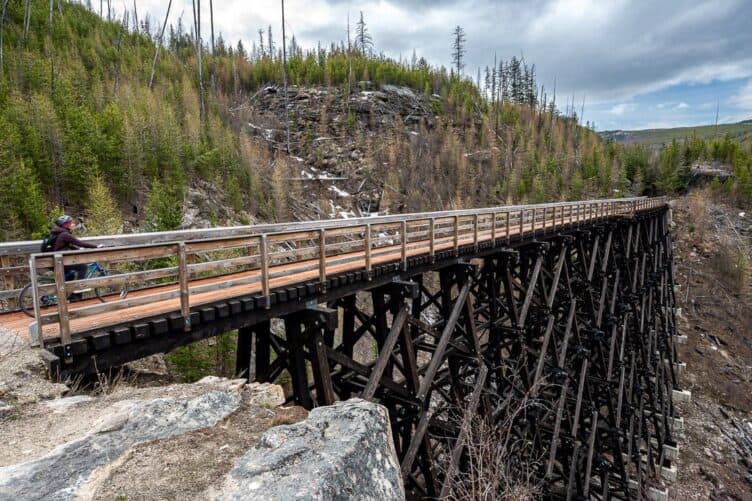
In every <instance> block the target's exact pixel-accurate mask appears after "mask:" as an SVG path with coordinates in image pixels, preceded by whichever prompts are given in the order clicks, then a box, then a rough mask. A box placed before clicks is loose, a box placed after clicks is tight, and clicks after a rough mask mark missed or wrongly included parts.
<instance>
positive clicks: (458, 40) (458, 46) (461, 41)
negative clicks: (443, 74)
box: [452, 25, 467, 78]
mask: <svg viewBox="0 0 752 501" xmlns="http://www.w3.org/2000/svg"><path fill="white" fill-rule="evenodd" d="M466 52H467V50H466V49H465V30H463V29H462V26H459V25H457V27H455V28H454V31H453V32H452V64H453V65H454V68H455V69H456V70H457V78H460V76H461V75H462V69H463V68H464V67H465V63H464V58H465V53H466Z"/></svg>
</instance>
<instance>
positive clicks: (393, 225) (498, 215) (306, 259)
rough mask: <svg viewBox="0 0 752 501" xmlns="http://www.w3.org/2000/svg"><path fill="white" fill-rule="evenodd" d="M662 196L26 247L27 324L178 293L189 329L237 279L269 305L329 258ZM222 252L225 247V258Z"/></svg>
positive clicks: (325, 272) (401, 254) (649, 204)
mask: <svg viewBox="0 0 752 501" xmlns="http://www.w3.org/2000/svg"><path fill="white" fill-rule="evenodd" d="M665 203H666V202H665V199H664V198H651V199H648V198H643V197H640V198H628V199H615V200H593V201H590V200H588V201H581V202H580V201H578V202H557V203H548V204H537V205H520V206H510V207H493V208H487V209H472V210H461V211H446V212H430V213H417V214H405V215H394V216H380V217H371V218H359V219H345V220H325V221H311V222H306V223H294V224H281V225H261V226H259V227H246V229H251V230H258V228H260V227H262V228H268V229H269V230H273V231H260V232H257V233H255V234H246V235H237V234H233V235H229V236H222V237H219V238H209V239H197V240H183V241H177V242H164V243H153V242H150V243H145V244H141V245H129V246H123V247H115V248H113V247H110V248H102V249H82V250H75V251H66V252H57V253H34V254H31V255H30V257H29V267H30V269H34V270H37V271H39V270H44V269H54V271H55V284H54V285H52V284H47V285H45V284H38V283H37V281H36V280H34V282H33V288H34V290H33V301H34V310H35V316H36V325H37V328H36V331H37V332H38V333H41V332H42V329H43V327H44V326H45V325H48V324H53V323H57V324H59V325H60V335H61V343H62V344H63V345H66V344H69V343H70V341H71V334H72V332H71V325H70V323H71V320H75V319H78V318H83V317H87V316H92V315H98V314H101V313H104V312H111V311H119V310H122V309H124V308H129V307H135V306H139V305H143V304H148V303H151V302H155V301H162V300H167V299H173V298H179V300H180V301H179V303H180V307H179V310H180V313H181V315H182V316H183V317H184V318H185V328H186V329H190V323H189V320H190V309H191V306H192V305H193V306H195V304H194V300H195V296H196V295H197V294H203V293H208V292H213V291H217V290H221V289H225V288H230V287H239V288H242V289H243V294H245V293H246V292H247V291H256V292H255V293H256V294H261V296H263V297H264V298H265V304H266V306H267V307H268V306H269V304H270V302H269V297H270V291H271V288H272V287H274V286H275V283H277V284H278V283H279V281H280V280H281V279H282V278H283V277H289V276H291V275H298V274H299V275H300V276H301V277H302V278H301V281H306V282H310V281H311V280H313V281H316V280H318V282H319V283H320V286H321V287H322V288H323V287H324V285H325V283H326V281H327V277H328V276H329V275H330V274H331V273H332V271H330V270H333V269H334V268H335V267H337V270H338V271H339V270H341V269H343V267H346V268H347V269H348V270H349V269H363V270H365V272H366V275H367V276H368V277H370V275H371V272H372V269H373V266H374V264H377V263H381V262H399V263H401V267H402V268H403V269H404V268H406V266H407V259H408V257H411V256H414V255H429V256H430V258H431V259H432V260H433V259H435V255H436V253H437V251H440V250H441V251H443V250H451V251H453V253H454V254H455V255H457V254H458V253H459V249H460V247H465V246H467V245H472V246H474V247H475V248H476V249H477V248H478V245H479V243H480V242H482V241H487V240H491V241H493V243H494V245H495V244H496V241H497V239H499V238H506V240H507V241H509V239H510V238H511V237H512V236H514V235H524V234H527V233H534V234H540V233H543V234H547V233H549V232H551V231H553V230H555V229H556V228H560V227H562V226H568V225H569V226H581V225H582V224H583V223H584V222H594V221H600V220H603V219H604V218H607V217H610V216H615V215H626V216H631V215H634V214H635V213H636V212H638V211H642V210H649V209H652V208H655V207H659V206H661V205H664V204H665ZM171 233H172V234H175V233H176V232H171ZM177 233H180V232H177ZM345 237H347V238H345ZM283 245H288V246H289V247H290V248H291V249H292V250H287V249H285V248H282V246H283ZM241 251H242V252H244V255H243V256H237V255H235V254H232V253H238V252H241ZM211 252H219V253H223V255H221V256H219V257H218V258H207V259H209V261H208V262H203V263H200V264H194V263H193V261H192V259H195V258H196V257H197V256H198V254H199V253H202V254H204V253H211ZM228 252H229V253H231V254H232V255H231V257H229V258H228V257H227V253H228ZM165 257H166V258H168V259H167V261H168V262H167V263H162V264H159V265H155V266H157V268H159V269H157V270H152V271H143V270H140V271H132V272H128V273H122V274H119V275H111V276H109V277H105V278H101V277H100V278H92V279H82V280H76V281H69V282H65V281H64V277H63V274H62V272H63V267H64V266H67V265H72V264H81V263H88V262H92V261H110V262H118V261H127V262H139V261H142V262H146V263H150V262H153V261H154V260H155V259H157V258H162V259H161V261H164V259H163V258H165ZM158 261H159V259H158ZM244 266H245V268H243V267H244ZM239 267H240V269H241V271H242V272H237V276H232V275H228V278H227V280H222V281H220V282H215V283H197V281H198V280H201V279H202V278H204V277H202V276H201V273H206V272H214V273H218V275H217V274H215V275H213V276H220V275H221V276H224V275H227V273H228V270H236V269H237V268H239ZM175 274H177V276H176V277H175V278H176V283H177V284H178V287H177V288H176V289H175V290H172V291H162V292H155V293H153V294H150V295H146V296H144V295H142V296H140V297H133V298H126V299H120V300H115V301H112V302H108V303H105V304H97V305H93V306H84V307H81V308H74V309H69V308H68V306H67V304H66V301H64V300H59V301H58V306H57V311H56V312H54V313H46V312H45V313H43V312H42V307H41V305H40V298H41V297H42V296H43V295H45V294H47V293H57V295H58V297H59V298H63V297H65V296H66V295H67V294H68V293H70V292H72V291H74V290H77V289H79V288H82V287H94V286H97V287H99V286H103V285H123V284H128V283H129V281H133V280H145V281H146V280H147V279H154V278H160V279H164V278H165V277H167V276H175ZM173 283H175V282H173ZM156 285H159V284H156ZM239 290H240V289H239ZM37 341H38V342H39V343H40V344H43V343H44V340H43V336H42V335H41V334H40V335H38V336H37Z"/></svg>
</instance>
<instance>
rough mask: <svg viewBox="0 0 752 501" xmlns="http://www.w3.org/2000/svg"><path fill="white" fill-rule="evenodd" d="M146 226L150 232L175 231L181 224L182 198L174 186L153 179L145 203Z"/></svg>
mask: <svg viewBox="0 0 752 501" xmlns="http://www.w3.org/2000/svg"><path fill="white" fill-rule="evenodd" d="M145 211H146V226H147V228H148V229H149V230H150V231H170V230H177V229H178V228H180V225H181V224H182V222H183V197H182V194H181V193H180V191H179V190H178V189H177V188H176V187H175V186H169V185H167V184H164V183H161V182H160V181H159V180H157V179H155V180H154V181H153V182H152V186H151V191H150V192H149V197H148V199H147V201H146V208H145Z"/></svg>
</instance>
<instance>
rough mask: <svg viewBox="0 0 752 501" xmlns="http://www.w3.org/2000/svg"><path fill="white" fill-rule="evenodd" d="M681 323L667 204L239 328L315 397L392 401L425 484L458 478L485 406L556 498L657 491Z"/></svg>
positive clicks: (522, 463)
mask: <svg viewBox="0 0 752 501" xmlns="http://www.w3.org/2000/svg"><path fill="white" fill-rule="evenodd" d="M675 335H676V320H675V316H674V290H673V274H672V250H671V237H670V234H669V232H668V226H667V213H666V210H660V211H654V212H652V213H648V214H638V215H635V216H632V217H629V218H619V219H617V220H611V221H605V222H603V223H602V224H598V225H592V226H589V227H587V228H583V229H574V230H573V231H571V232H568V233H558V234H553V235H548V236H545V235H544V236H541V238H539V239H537V240H535V241H532V242H527V243H520V244H519V245H516V246H499V247H497V248H494V249H491V250H489V251H488V252H485V253H483V254H482V255H479V256H478V257H473V258H470V259H468V258H460V259H455V260H452V261H451V262H450V263H448V264H446V263H441V264H440V266H437V267H436V268H435V269H427V270H425V271H423V272H421V273H416V274H413V275H411V276H405V275H404V274H403V275H401V276H400V277H398V278H395V279H394V280H393V281H390V282H387V283H380V284H377V285H374V286H373V287H371V288H364V289H362V290H359V291H357V292H354V293H352V294H348V295H344V296H342V297H338V298H336V299H333V300H330V301H328V302H327V303H326V304H323V305H319V304H311V305H309V306H307V307H306V308H305V309H303V310H300V311H296V312H294V313H290V314H288V315H286V316H284V317H282V321H281V322H280V321H272V322H269V321H268V320H267V321H265V322H263V323H259V324H257V325H255V326H250V327H247V328H245V329H241V335H240V337H239V344H238V346H239V352H238V357H239V358H238V360H239V367H241V369H242V370H241V372H242V373H243V374H248V371H250V372H251V374H250V376H251V378H254V379H256V380H259V381H275V380H276V381H279V378H280V377H281V376H283V374H286V376H285V378H286V379H285V378H283V379H285V380H286V381H289V391H290V400H291V401H294V402H295V403H297V404H299V405H302V406H304V407H307V408H311V407H313V406H317V405H327V404H330V403H332V402H333V401H334V400H340V399H347V398H351V397H360V398H364V399H369V400H374V401H378V402H380V403H381V404H383V405H384V406H386V408H387V409H388V410H389V415H390V418H391V423H392V437H393V441H394V445H395V448H396V451H397V454H398V456H399V459H400V462H401V470H402V475H403V478H404V481H405V485H406V488H407V492H408V496H409V497H412V498H422V497H429V498H435V497H443V496H446V495H448V494H450V493H452V492H453V489H455V488H456V486H455V484H454V482H455V481H457V480H456V479H457V478H459V477H460V476H461V475H459V474H458V473H459V472H462V471H463V469H464V468H467V467H468V464H469V462H471V461H472V459H471V456H472V453H471V451H470V449H471V448H473V447H478V446H479V444H477V443H474V441H476V440H477V437H476V436H474V434H473V433H471V427H472V423H474V422H475V420H478V419H481V420H483V421H484V422H485V423H488V424H490V425H491V426H497V427H504V429H503V430H501V431H503V433H504V434H505V435H504V436H505V437H506V438H505V444H507V445H506V446H505V447H506V448H507V449H506V450H505V456H504V457H505V460H506V461H508V463H509V465H510V466H509V468H510V471H511V474H513V475H514V474H515V471H514V470H515V469H517V470H519V471H517V472H516V473H518V474H522V471H521V470H523V469H527V470H530V471H528V472H527V473H526V474H527V475H528V479H531V478H532V479H533V480H534V481H535V483H536V484H537V485H540V486H542V492H541V493H540V495H541V496H542V497H545V498H552V499H553V498H555V499H582V498H595V499H611V498H615V499H639V498H660V497H661V494H662V493H663V485H664V484H663V479H662V474H663V472H664V470H665V469H670V468H671V462H672V461H673V460H674V459H675V457H674V456H673V455H670V454H667V452H666V451H667V450H669V449H673V450H675V447H676V441H675V440H676V434H675V430H674V419H673V418H674V416H675V410H674V406H673V403H672V392H673V390H675V389H678V381H677V374H676V373H675V372H674V368H675V367H676V363H677V359H676V347H675V345H674V338H675ZM251 338H253V343H251ZM252 344H253V356H254V360H253V364H251V363H250V356H251V345H252ZM251 365H253V366H254V367H253V368H252V367H251ZM252 369H253V370H252ZM656 493H659V495H658V496H657V497H656Z"/></svg>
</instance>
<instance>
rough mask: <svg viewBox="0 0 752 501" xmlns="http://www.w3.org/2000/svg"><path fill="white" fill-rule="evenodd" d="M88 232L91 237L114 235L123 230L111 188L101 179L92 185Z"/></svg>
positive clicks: (96, 179) (95, 180)
mask: <svg viewBox="0 0 752 501" xmlns="http://www.w3.org/2000/svg"><path fill="white" fill-rule="evenodd" d="M89 200H90V202H89V210H88V217H87V218H86V230H87V233H88V234H89V235H114V234H116V233H120V232H121V231H122V230H123V221H122V217H121V215H120V211H119V210H118V208H117V204H116V203H115V200H114V199H113V198H112V194H111V193H110V190H109V188H107V185H106V184H105V183H104V181H103V180H102V178H101V177H96V178H95V179H94V181H93V182H92V183H91V195H90V197H89Z"/></svg>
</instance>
